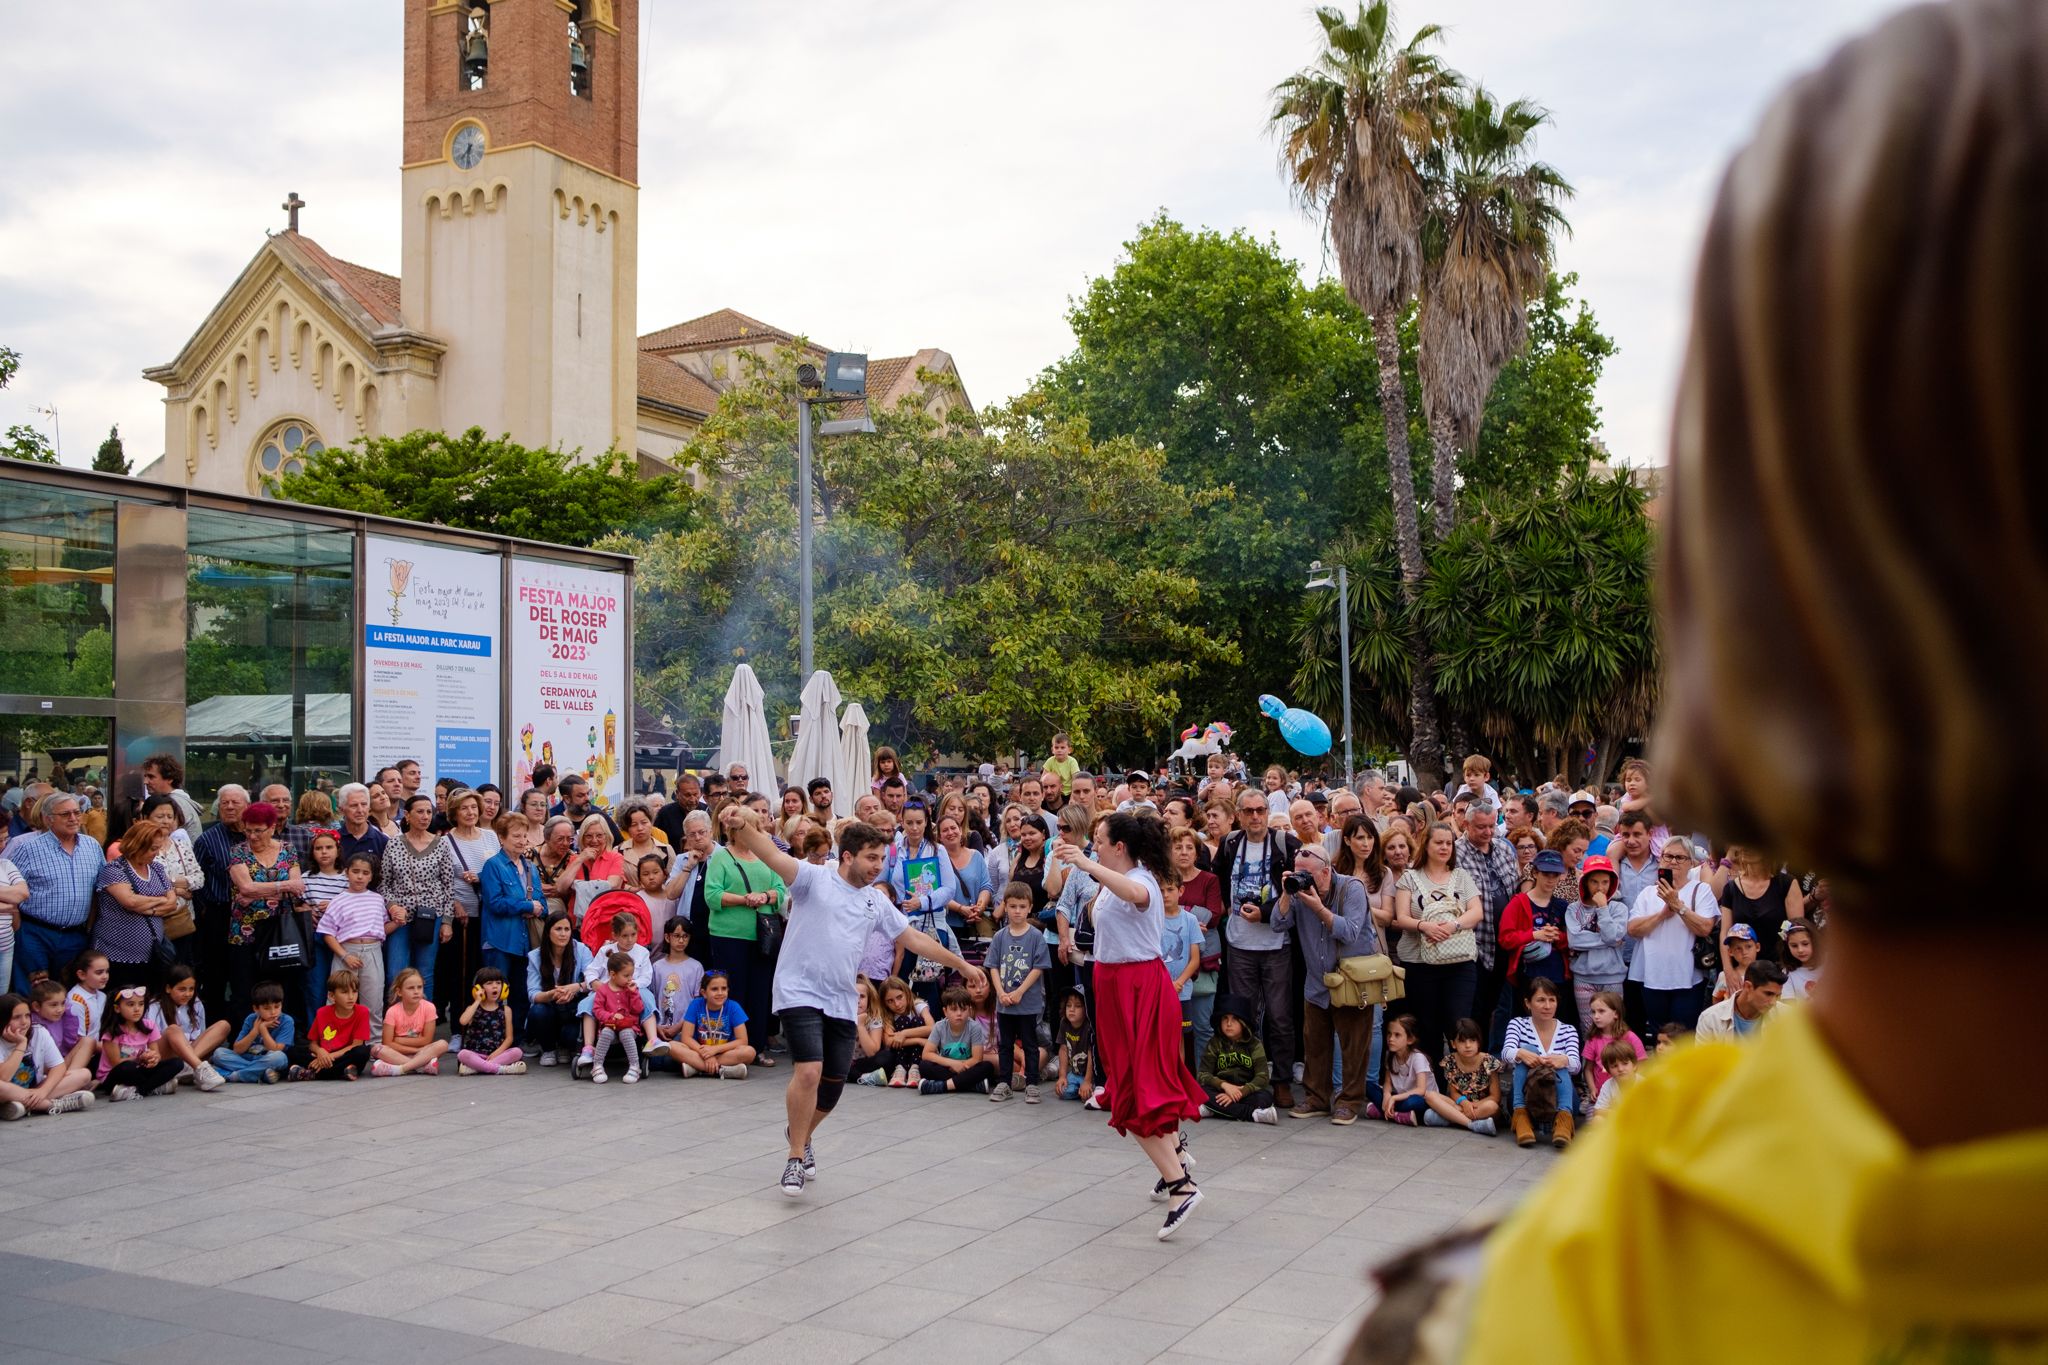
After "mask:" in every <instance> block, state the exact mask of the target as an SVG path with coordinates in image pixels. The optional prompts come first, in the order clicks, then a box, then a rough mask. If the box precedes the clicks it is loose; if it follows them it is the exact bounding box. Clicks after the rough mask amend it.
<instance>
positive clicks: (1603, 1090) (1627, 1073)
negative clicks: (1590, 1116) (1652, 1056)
mask: <svg viewBox="0 0 2048 1365" xmlns="http://www.w3.org/2000/svg"><path fill="white" fill-rule="evenodd" d="M1608 1062H1609V1065H1608V1068H1607V1079H1606V1080H1605V1081H1602V1082H1601V1084H1600V1096H1599V1098H1598V1099H1596V1100H1594V1101H1593V1112H1594V1113H1596V1114H1604V1113H1605V1112H1607V1111H1608V1110H1609V1109H1612V1108H1613V1107H1614V1106H1615V1104H1616V1103H1617V1102H1618V1101H1619V1100H1620V1099H1621V1092H1622V1091H1623V1090H1624V1089H1626V1088H1627V1087H1628V1086H1629V1085H1630V1084H1631V1083H1632V1082H1634V1080H1635V1078H1636V1072H1637V1071H1638V1070H1640V1068H1639V1067H1638V1066H1637V1058H1636V1054H1635V1053H1633V1052H1631V1051H1629V1050H1628V1049H1627V1048H1615V1049H1614V1055H1613V1056H1612V1057H1610V1058H1609V1059H1608Z"/></svg>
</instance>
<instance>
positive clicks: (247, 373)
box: [143, 0, 966, 493]
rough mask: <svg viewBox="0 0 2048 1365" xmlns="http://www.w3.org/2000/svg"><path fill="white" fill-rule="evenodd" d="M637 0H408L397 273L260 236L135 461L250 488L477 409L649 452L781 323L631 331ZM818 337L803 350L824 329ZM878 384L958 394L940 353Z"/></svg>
mask: <svg viewBox="0 0 2048 1365" xmlns="http://www.w3.org/2000/svg"><path fill="white" fill-rule="evenodd" d="M639 5H640V0H405V6H406V9H405V118H404V146H403V160H402V169H401V176H402V187H403V209H402V214H403V238H402V240H403V254H402V259H401V261H400V273H399V274H398V275H397V276H395V277H394V276H392V275H388V274H385V273H383V272H381V271H377V270H373V269H370V268H368V267H366V266H362V265H358V264H355V263H353V262H349V261H343V260H340V259H338V258H336V257H334V256H333V255H331V254H329V253H328V252H327V251H326V250H324V249H323V248H322V247H321V246H320V245H319V243H317V242H316V241H314V240H313V239H312V238H311V237H309V236H307V235H306V234H305V233H303V232H301V231H300V230H299V211H300V209H301V208H302V207H303V205H302V204H301V203H300V202H299V201H298V198H297V195H296V194H294V195H293V196H292V199H291V200H290V201H288V202H287V204H286V206H285V207H286V210H287V212H288V214H289V218H288V220H287V224H288V225H287V227H286V229H285V231H283V232H281V233H276V234H272V235H269V236H267V237H266V239H265V240H264V242H263V244H262V246H261V247H260V248H259V249H258V250H257V252H256V254H255V256H254V258H253V259H251V261H250V262H249V264H248V266H247V267H246V268H245V269H244V270H243V271H242V273H241V275H240V276H239V277H238V278H237V279H236V280H235V282H234V283H233V284H232V285H231V286H230V287H229V289H228V291H227V293H226V294H224V295H223V296H222V297H221V299H220V301H219V302H218V303H217V304H215V305H214V308H213V310H212V311H211V312H210V313H209V314H208V315H207V317H206V319H205V320H204V321H203V322H202V323H201V324H200V326H199V328H198V330H197V331H195V332H194V333H193V335H192V337H191V339H190V340H189V341H187V342H186V343H185V345H184V347H183V348H182V349H181V350H180V351H179V353H178V355H177V356H176V358H174V359H173V360H171V361H169V362H168V363H166V364H163V365H158V366H154V367H152V368H150V369H148V370H146V371H144V375H145V377H146V378H148V379H150V380H152V381H154V382H156V383H158V384H161V385H163V387H164V390H165V398H164V411H165V418H164V456H163V459H162V460H161V461H159V462H158V463H157V464H156V465H154V466H152V467H151V468H150V469H147V470H144V471H143V473H144V474H145V475H147V476H151V477H155V478H157V479H160V480H162V481H165V482H169V483H175V484H182V485H186V486H190V487H197V488H208V489H216V490H220V491H224V492H234V493H262V492H264V491H265V481H266V480H267V479H271V478H275V477H277V476H279V475H281V474H284V473H287V472H292V471H294V470H296V469H297V468H299V467H300V466H301V465H302V464H303V461H304V460H305V459H306V458H307V457H308V456H309V455H311V454H313V453H317V451H319V450H320V449H322V448H324V447H326V446H330V445H345V444H347V443H348V442H350V441H352V440H355V439H356V438H358V437H363V436H371V437H376V436H392V435H400V434H403V433H405V432H408V431H413V430H417V429H421V428H425V429H431V430H444V431H462V430H466V429H468V428H469V427H472V426H477V427H482V428H483V429H484V430H485V431H487V432H490V433H492V434H494V435H495V434H499V433H503V434H507V435H509V436H510V437H511V438H512V439H513V440H516V441H518V442H520V443H521V444H524V445H529V446H557V447H560V448H562V449H565V450H581V451H582V452H584V453H585V454H586V455H590V456H595V455H597V454H599V453H602V452H603V451H605V450H607V449H610V448H613V447H616V448H618V449H620V450H624V451H627V452H631V453H633V454H635V455H637V456H638V458H639V460H640V463H641V465H642V467H643V468H645V469H649V470H650V471H651V470H657V469H661V468H666V467H667V462H668V460H669V459H670V458H672V457H673V456H674V455H675V454H676V453H677V452H678V451H680V450H681V449H682V448H683V447H684V446H685V445H687V444H688V442H689V440H690V437H691V435H692V434H693V433H694V432H695V431H696V429H697V428H698V427H699V426H701V425H702V423H703V421H704V420H705V418H706V417H707V416H708V415H709V414H710V412H711V410H712V408H713V407H714V406H715V405H716V403H717V401H718V394H719V392H720V390H721V389H722V388H724V387H725V386H726V385H728V384H730V383H732V382H734V380H735V379H736V378H738V377H740V376H738V375H737V373H736V364H735V362H736V358H737V355H738V353H739V352H741V351H755V352H761V351H766V350H771V349H773V348H775V347H777V346H782V345H787V344H789V343H790V342H791V341H792V340H793V336H792V334H791V333H789V332H786V331H783V330H782V329H780V328H777V327H773V326H771V325H769V324H767V323H762V322H758V321H756V320H755V319H752V318H748V317H746V316H745V315H743V314H739V313H736V312H733V311H732V310H730V309H721V310H719V311H718V312H716V313H711V314H707V315H706V316H704V317H701V318H695V319H692V320H690V321H688V322H684V323H678V324H676V325H674V326H672V327H666V328H662V329H660V330H658V331H655V332H652V333H649V334H648V335H646V336H641V335H639V334H638V331H637V321H638V320H637V316H636V312H637V310H636V304H635V299H636V293H637V290H638V284H639V247H638V243H639V184H638V173H639V146H638V142H639V86H638V81H639ZM821 353H822V352H821ZM869 387H870V394H871V396H872V399H873V401H875V402H876V403H877V404H878V405H881V406H887V405H890V404H892V403H895V402H900V401H916V402H919V403H920V404H925V405H929V406H933V407H934V408H941V407H943V406H946V405H948V404H952V403H964V402H965V401H966V400H965V395H964V393H963V392H961V390H960V387H959V383H958V375H957V372H956V371H955V369H954V365H953V361H952V358H951V357H950V356H949V355H947V354H946V352H944V351H941V350H937V349H927V350H922V351H919V352H917V353H916V354H915V355H912V356H902V357H894V358H890V359H878V360H873V361H871V362H870V384H869Z"/></svg>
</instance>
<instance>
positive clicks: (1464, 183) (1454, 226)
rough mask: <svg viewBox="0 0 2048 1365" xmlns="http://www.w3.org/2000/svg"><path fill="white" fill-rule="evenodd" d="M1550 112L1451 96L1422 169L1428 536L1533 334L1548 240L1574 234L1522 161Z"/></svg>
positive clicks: (1421, 352) (1539, 176) (1450, 519)
mask: <svg viewBox="0 0 2048 1365" xmlns="http://www.w3.org/2000/svg"><path fill="white" fill-rule="evenodd" d="M1549 121H1550V115H1549V113H1548V112H1546V111H1545V110H1544V109H1542V108H1541V107H1539V106H1538V105H1535V104H1532V103H1530V102H1529V101H1528V100H1513V101H1511V102H1509V103H1507V104H1498V103H1496V102H1495V100H1494V98H1493V96H1492V95H1490V94H1488V93H1487V91H1486V90H1485V89H1484V88H1483V87H1477V86H1475V87H1473V88H1472V89H1471V90H1470V91H1469V92H1454V93H1453V94H1452V96H1451V97H1450V110H1449V120H1448V122H1447V124H1446V126H1445V128H1444V135H1443V136H1442V137H1441V138H1439V139H1438V140H1437V141H1436V142H1435V143H1434V144H1432V146H1431V147H1430V148H1429V150H1428V152H1427V153H1426V155H1425V156H1424V159H1423V164H1422V178H1423V184H1424V190H1425V194H1426V197H1427V204H1428V207H1427V211H1426V213H1425V216H1424V218H1423V222H1422V252H1423V267H1422V311H1421V317H1420V319H1419V325H1418V328H1417V330H1418V332H1419V333H1420V338H1421V344H1420V346H1419V347H1418V348H1417V355H1416V362H1417V367H1418V368H1419V369H1420V370H1421V371H1422V406H1423V409H1424V411H1425V412H1426V413H1427V414H1428V417H1429V442H1430V446H1431V448H1432V454H1433V456H1434V463H1433V467H1432V470H1431V473H1432V475H1433V477H1432V480H1431V497H1430V501H1431V503H1432V504H1433V506H1434V510H1435V517H1436V534H1437V538H1438V539H1442V538H1444V537H1445V536H1448V535H1449V534H1450V533H1451V527H1452V525H1453V524H1454V522H1455V520H1456V511H1457V486H1456V482H1455V480H1454V479H1453V477H1452V476H1453V472H1454V469H1455V466H1456V461H1457V459H1458V457H1459V456H1461V455H1464V454H1467V453H1469V452H1470V451H1471V450H1472V448H1473V447H1474V446H1475V445H1476V444H1477V443H1478V440H1479V422H1480V418H1481V416H1482V414H1483V413H1484V412H1485V409H1486V398H1487V395H1488V394H1490V393H1491V392H1492V391H1493V382H1494V380H1495V379H1497V378H1499V377H1500V372H1501V367H1502V366H1504V365H1506V364H1507V363H1508V361H1509V360H1511V359H1513V358H1514V356H1515V355H1516V354H1517V353H1518V352H1519V351H1520V350H1521V349H1522V347H1523V346H1524V345H1525V344H1526V343H1527V342H1528V339H1529V300H1531V299H1533V298H1537V297H1539V296H1541V294H1542V293H1543V283H1544V280H1545V278H1546V277H1547V276H1548V275H1549V273H1550V263H1551V257H1552V253H1553V248H1554V246H1555V243H1556V240H1557V238H1558V236H1559V235H1560V234H1563V233H1567V232H1570V231H1571V224H1570V223H1568V222H1566V221H1565V217H1564V213H1563V211H1562V210H1561V209H1560V208H1559V207H1558V205H1559V203H1560V202H1561V201H1562V200H1564V199H1567V198H1569V197H1570V196H1571V193H1572V187H1571V186H1570V185H1569V184H1567V183H1565V179H1564V177H1563V176H1561V175H1559V174H1558V173H1557V172H1556V171H1555V170H1553V169H1552V168H1551V167H1549V166H1547V165H1545V164H1544V163H1542V162H1540V161H1531V160H1530V159H1529V150H1530V145H1529V138H1530V134H1531V133H1533V132H1534V131H1535V130H1536V129H1537V128H1539V127H1541V126H1542V125H1543V124H1545V123H1548V122H1549Z"/></svg>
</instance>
